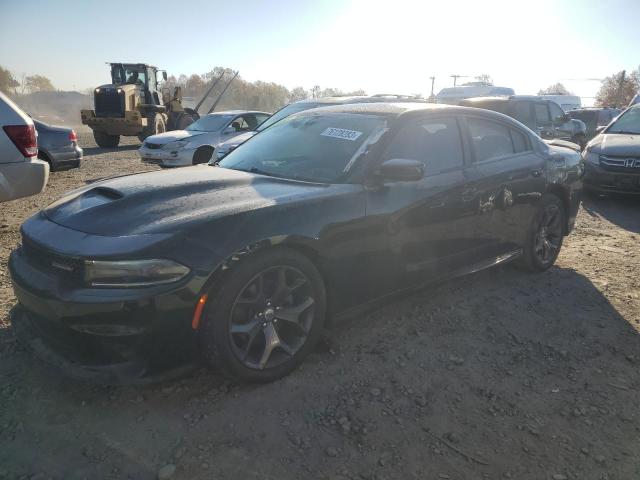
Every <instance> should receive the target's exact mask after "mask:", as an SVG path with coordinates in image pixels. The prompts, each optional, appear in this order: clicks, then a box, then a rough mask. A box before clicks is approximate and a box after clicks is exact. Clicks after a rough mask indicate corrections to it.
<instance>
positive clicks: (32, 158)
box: [0, 92, 49, 202]
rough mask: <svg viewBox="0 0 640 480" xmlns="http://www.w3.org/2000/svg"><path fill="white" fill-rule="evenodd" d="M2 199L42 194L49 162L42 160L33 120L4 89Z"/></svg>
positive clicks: (0, 101) (0, 105)
mask: <svg viewBox="0 0 640 480" xmlns="http://www.w3.org/2000/svg"><path fill="white" fill-rule="evenodd" d="M0 127H2V130H1V131H0V202H7V201H9V200H15V199H16V198H21V197H28V196H30V195H35V194H36V193H40V192H41V191H42V190H43V189H44V186H45V185H46V184H47V179H48V178H49V165H48V164H47V162H43V161H42V160H38V141H37V136H36V129H35V127H34V125H33V120H31V118H30V117H29V116H28V115H27V114H26V113H24V112H23V111H22V110H20V108H19V107H18V106H17V105H16V104H15V103H13V102H12V101H11V100H10V99H9V98H8V97H7V96H6V95H4V94H3V93H2V92H0Z"/></svg>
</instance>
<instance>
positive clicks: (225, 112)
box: [204, 110, 271, 117]
mask: <svg viewBox="0 0 640 480" xmlns="http://www.w3.org/2000/svg"><path fill="white" fill-rule="evenodd" d="M245 113H261V114H264V115H271V114H270V113H269V112H259V111H257V110H223V111H220V112H211V113H207V114H206V115H204V116H207V117H209V116H215V115H243V114H245Z"/></svg>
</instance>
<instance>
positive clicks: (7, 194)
mask: <svg viewBox="0 0 640 480" xmlns="http://www.w3.org/2000/svg"><path fill="white" fill-rule="evenodd" d="M48 178H49V164H48V163H47V162H44V161H42V160H37V159H26V160H25V161H24V162H15V163H0V202H7V201H9V200H15V199H16V198H22V197H28V196H30V195H35V194H36V193H40V192H41V191H42V190H44V187H45V185H46V184H47V179H48Z"/></svg>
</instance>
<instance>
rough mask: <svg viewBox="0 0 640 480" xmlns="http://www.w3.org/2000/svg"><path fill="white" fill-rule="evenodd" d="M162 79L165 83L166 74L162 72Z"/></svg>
mask: <svg viewBox="0 0 640 480" xmlns="http://www.w3.org/2000/svg"><path fill="white" fill-rule="evenodd" d="M162 78H163V79H164V81H165V82H166V81H167V72H165V71H163V72H162Z"/></svg>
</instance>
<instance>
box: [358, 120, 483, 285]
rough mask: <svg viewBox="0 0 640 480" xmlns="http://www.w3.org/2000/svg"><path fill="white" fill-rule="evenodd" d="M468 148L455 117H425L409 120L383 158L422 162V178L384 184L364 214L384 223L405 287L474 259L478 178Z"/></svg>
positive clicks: (372, 195)
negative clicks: (475, 184)
mask: <svg viewBox="0 0 640 480" xmlns="http://www.w3.org/2000/svg"><path fill="white" fill-rule="evenodd" d="M467 150H468V147H466V146H465V143H464V142H463V137H462V132H461V130H460V125H459V122H458V120H457V118H456V117H455V116H446V115H444V116H438V117H434V116H426V117H422V118H412V119H410V120H407V121H406V123H405V124H404V125H403V126H402V127H401V128H400V130H399V131H398V132H397V133H396V135H395V136H394V138H393V139H392V140H391V142H390V143H389V145H388V147H387V148H386V151H385V152H384V154H383V155H382V158H381V161H384V160H390V159H394V158H403V159H412V160H419V161H421V162H423V163H424V168H425V176H424V178H423V179H422V180H419V181H415V182H388V183H386V184H385V185H384V186H383V187H382V188H376V189H372V190H370V191H369V192H368V198H367V216H368V217H373V218H376V219H377V221H378V222H382V223H383V224H384V225H383V226H382V229H383V230H384V231H385V232H386V236H387V241H388V245H389V251H390V259H392V261H393V262H394V264H396V265H398V267H399V270H400V271H399V272H398V273H399V274H401V276H402V277H403V279H404V281H405V282H407V284H409V285H411V284H415V283H416V282H420V281H423V280H426V279H430V278H434V277H437V276H439V275H442V274H444V273H447V272H449V271H451V270H454V269H456V268H460V267H462V266H464V265H465V264H467V263H469V262H470V261H471V260H472V258H473V250H474V248H475V246H476V245H475V240H474V230H475V223H474V217H475V215H476V213H477V210H476V208H475V206H476V202H475V197H474V189H473V182H474V181H476V180H477V178H478V174H477V172H476V170H475V167H474V166H471V165H469V162H467V160H466V158H467V156H468V152H467Z"/></svg>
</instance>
